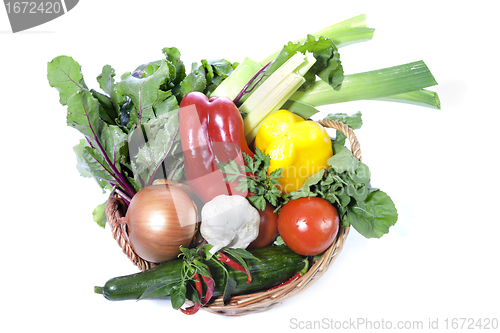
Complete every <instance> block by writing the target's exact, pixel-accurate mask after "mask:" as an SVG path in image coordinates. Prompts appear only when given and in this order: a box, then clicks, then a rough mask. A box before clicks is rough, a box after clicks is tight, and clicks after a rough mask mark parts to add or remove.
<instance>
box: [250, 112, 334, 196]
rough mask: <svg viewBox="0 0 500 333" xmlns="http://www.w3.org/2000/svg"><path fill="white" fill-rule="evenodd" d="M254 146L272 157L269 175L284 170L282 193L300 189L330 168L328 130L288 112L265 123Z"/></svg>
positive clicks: (330, 146) (279, 113)
mask: <svg viewBox="0 0 500 333" xmlns="http://www.w3.org/2000/svg"><path fill="white" fill-rule="evenodd" d="M255 147H256V148H259V149H260V150H262V151H263V152H264V153H266V154H269V156H270V157H271V162H270V166H269V169H268V173H269V174H270V173H271V172H273V171H274V170H276V169H279V168H283V173H282V175H281V178H279V182H280V187H281V188H280V189H281V191H282V192H283V193H290V192H293V191H296V190H298V189H300V188H301V187H302V185H304V182H305V181H306V179H307V178H309V177H311V176H312V175H314V174H316V173H318V172H319V171H320V170H322V169H326V168H328V165H327V163H326V161H327V159H328V158H330V157H332V156H333V151H332V142H331V139H330V136H329V135H328V133H327V132H326V130H325V129H324V128H323V127H322V126H321V125H319V124H317V123H316V122H314V121H310V120H304V119H303V118H301V117H299V116H297V115H295V114H294V113H292V112H290V111H288V110H279V111H276V112H274V113H273V114H271V115H270V116H268V117H267V118H266V119H265V120H264V121H263V123H262V125H261V126H260V128H259V130H258V132H257V136H256V138H255Z"/></svg>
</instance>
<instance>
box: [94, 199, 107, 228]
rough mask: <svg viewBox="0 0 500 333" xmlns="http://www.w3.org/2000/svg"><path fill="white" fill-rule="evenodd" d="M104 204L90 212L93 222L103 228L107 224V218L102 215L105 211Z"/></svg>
mask: <svg viewBox="0 0 500 333" xmlns="http://www.w3.org/2000/svg"><path fill="white" fill-rule="evenodd" d="M106 203H107V201H106V202H104V203H102V204H100V205H98V206H97V207H96V208H95V209H94V211H93V212H92V216H93V218H94V221H95V222H96V223H97V224H98V225H99V226H100V227H101V228H104V227H105V226H106V222H107V220H108V219H107V217H106V214H105V213H104V212H105V210H106Z"/></svg>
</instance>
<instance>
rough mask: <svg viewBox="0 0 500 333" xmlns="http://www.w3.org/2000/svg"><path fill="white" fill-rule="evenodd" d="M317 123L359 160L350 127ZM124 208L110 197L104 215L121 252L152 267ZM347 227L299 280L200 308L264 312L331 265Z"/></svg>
mask: <svg viewBox="0 0 500 333" xmlns="http://www.w3.org/2000/svg"><path fill="white" fill-rule="evenodd" d="M316 122H317V123H318V124H320V125H321V126H323V127H325V128H332V129H335V130H338V131H340V132H342V133H343V134H344V135H345V136H346V137H347V139H348V140H349V143H350V148H351V151H352V153H353V156H355V157H356V158H357V159H358V160H360V161H361V149H360V145H359V142H358V140H357V138H356V135H355V134H354V131H353V130H352V129H351V128H349V127H348V126H347V125H346V124H343V123H342V122H338V121H333V120H327V119H323V120H318V121H316ZM125 207H126V205H125V203H124V201H123V200H121V199H120V198H117V197H111V198H110V199H109V200H108V202H107V205H106V217H107V218H108V224H109V226H110V229H111V233H112V236H113V238H114V239H115V240H116V241H117V243H118V245H119V246H120V247H121V248H122V251H123V253H124V254H125V255H127V257H128V258H129V259H130V260H131V261H132V263H133V264H135V265H136V266H137V267H138V268H139V269H140V270H141V271H144V270H148V269H150V268H152V267H154V266H155V264H154V263H151V262H148V261H146V260H144V259H142V258H141V257H139V256H138V255H137V254H136V253H135V252H134V250H133V249H132V247H131V245H130V243H129V241H128V237H127V233H126V230H125V225H123V224H121V223H120V219H121V217H123V216H125V209H126V208H125ZM349 230H350V227H349V226H340V228H339V231H338V234H337V237H336V239H335V240H334V242H333V243H332V245H331V246H330V247H329V248H328V249H327V250H326V251H325V252H324V254H323V256H322V257H321V258H320V259H318V260H315V261H314V262H313V264H312V265H311V267H310V268H309V270H308V271H307V273H306V274H304V275H303V276H302V277H300V278H299V279H297V280H294V281H292V282H290V283H287V284H285V285H280V286H278V287H275V288H274V289H273V290H268V291H261V292H256V293H252V294H245V295H237V296H233V297H231V299H230V300H229V302H228V303H227V304H223V302H222V296H219V297H214V299H213V300H212V301H211V302H210V303H209V304H207V305H206V306H203V307H202V309H203V310H205V311H209V312H212V313H215V314H221V315H225V316H242V315H246V314H250V313H257V312H262V311H267V310H269V309H270V308H272V307H274V306H276V305H279V304H281V303H282V302H283V301H285V300H286V299H288V298H290V297H293V296H295V295H297V294H299V293H301V292H303V291H304V290H306V289H307V288H308V287H309V286H311V285H312V284H313V283H314V282H315V281H317V280H318V278H320V277H321V276H322V275H323V274H324V273H325V272H326V271H327V270H328V269H329V268H330V266H331V265H332V264H333V262H334V261H335V259H336V258H337V257H338V255H339V254H340V252H341V251H342V249H343V246H344V243H345V241H346V239H347V236H348V234H349Z"/></svg>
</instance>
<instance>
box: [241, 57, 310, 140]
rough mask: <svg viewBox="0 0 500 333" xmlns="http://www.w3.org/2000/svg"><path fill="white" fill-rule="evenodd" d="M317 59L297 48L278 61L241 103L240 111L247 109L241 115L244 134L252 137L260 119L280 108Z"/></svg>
mask: <svg viewBox="0 0 500 333" xmlns="http://www.w3.org/2000/svg"><path fill="white" fill-rule="evenodd" d="M315 62H316V58H315V57H314V56H313V55H312V53H306V54H305V55H304V54H302V53H300V52H297V53H295V54H294V55H293V56H292V57H291V58H290V59H288V60H287V61H286V62H285V63H284V64H283V65H281V66H280V67H279V68H278V69H277V70H276V71H275V72H274V73H273V74H271V76H269V78H268V79H267V80H266V81H264V83H262V85H260V86H259V87H258V88H257V89H256V90H255V91H254V92H253V93H252V94H251V95H250V96H249V97H248V99H247V100H246V101H245V102H244V103H243V104H242V105H241V106H240V108H239V109H240V111H242V112H243V113H247V116H246V117H245V118H244V120H243V122H244V126H245V136H246V137H247V141H248V142H251V141H253V139H254V137H255V133H256V131H255V130H254V129H256V128H257V127H258V126H259V124H260V123H261V122H262V120H263V119H264V118H265V117H266V116H267V115H268V114H269V113H270V112H273V111H275V110H277V109H279V108H281V106H282V105H283V104H284V103H285V102H286V101H287V100H288V99H289V98H290V97H291V96H292V95H293V94H294V93H295V92H296V91H297V89H299V88H300V86H302V84H303V83H304V82H305V79H304V77H303V75H304V74H305V73H306V72H307V71H308V70H309V69H310V68H311V66H312V65H313V64H314V63H315Z"/></svg>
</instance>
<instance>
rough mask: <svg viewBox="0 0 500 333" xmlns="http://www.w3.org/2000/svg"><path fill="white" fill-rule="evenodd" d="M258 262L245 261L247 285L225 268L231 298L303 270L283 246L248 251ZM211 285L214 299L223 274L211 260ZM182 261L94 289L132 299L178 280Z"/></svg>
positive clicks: (296, 257) (297, 257)
mask: <svg viewBox="0 0 500 333" xmlns="http://www.w3.org/2000/svg"><path fill="white" fill-rule="evenodd" d="M249 252H250V253H252V254H253V255H254V256H255V257H257V258H258V259H259V260H255V259H248V260H247V261H246V262H247V265H248V268H249V270H250V272H251V273H252V282H250V283H247V275H246V274H245V273H242V272H240V271H237V270H236V269H234V268H231V267H227V266H226V269H227V271H228V272H229V277H230V278H232V279H233V280H234V281H236V287H235V289H234V291H233V292H232V295H238V294H247V293H252V292H257V291H261V290H265V289H268V288H271V287H273V286H275V285H277V284H279V283H281V282H283V281H286V280H287V279H289V278H290V277H292V276H293V275H294V274H296V273H297V272H299V271H300V270H302V269H303V268H304V265H305V261H304V260H305V257H303V256H300V255H298V254H296V253H295V252H293V251H292V250H290V248H288V247H287V246H285V245H280V246H270V247H266V248H261V249H255V250H250V251H249ZM205 263H206V264H207V266H208V267H209V269H210V273H211V274H212V278H213V279H214V282H215V290H214V296H218V295H222V294H223V292H224V291H223V290H221V289H222V288H221V286H222V285H223V281H224V271H223V268H222V267H220V266H219V265H217V264H215V263H213V262H212V261H207V262H205ZM182 264H183V259H176V260H172V261H168V262H166V263H163V264H161V265H158V266H156V267H154V268H151V269H149V270H147V271H144V272H140V273H135V274H131V275H126V276H120V277H115V278H112V279H110V280H108V281H107V282H106V284H105V285H104V286H103V287H95V288H94V291H95V293H97V294H102V295H103V296H104V297H105V298H106V299H108V300H111V301H120V300H132V299H134V300H136V299H139V298H140V297H141V295H142V294H143V293H144V292H145V291H146V289H148V288H149V287H152V286H154V285H157V284H172V283H176V282H179V281H180V280H181V274H182V272H181V268H182Z"/></svg>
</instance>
